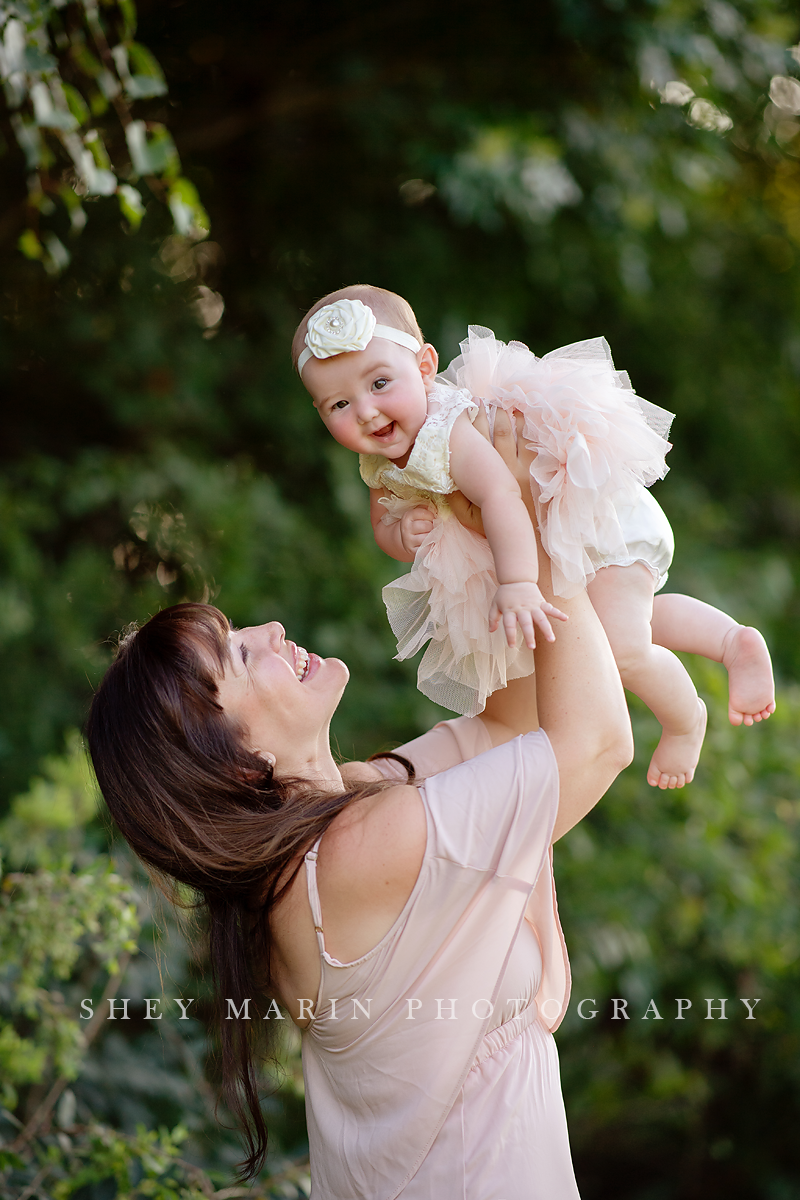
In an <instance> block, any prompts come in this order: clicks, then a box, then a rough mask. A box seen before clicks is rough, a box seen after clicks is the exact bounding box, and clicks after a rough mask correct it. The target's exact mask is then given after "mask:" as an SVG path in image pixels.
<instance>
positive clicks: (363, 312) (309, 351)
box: [297, 300, 422, 374]
mask: <svg viewBox="0 0 800 1200" xmlns="http://www.w3.org/2000/svg"><path fill="white" fill-rule="evenodd" d="M374 337H379V338H386V340H387V341H389V342H395V343H396V344H397V345H398V346H405V348H406V349H407V350H413V351H414V353H415V354H416V352H417V351H418V350H421V349H422V347H421V345H420V343H419V342H418V341H417V339H416V338H415V337H412V335H411V334H410V333H404V332H403V330H402V329H394V328H393V327H392V326H391V325H379V324H378V322H377V320H376V317H375V313H374V312H373V311H372V309H371V308H368V307H367V305H366V304H362V303H361V301H360V300H335V301H334V303H333V304H326V305H325V307H324V308H320V309H319V310H318V311H317V312H315V313H314V315H313V317H309V320H308V328H307V330H306V337H305V342H306V348H305V350H304V351H303V352H302V354H301V355H300V357H299V358H298V360H297V371H298V374H302V371H303V367H304V366H305V365H306V363H307V362H308V360H309V359H310V358H312V357H313V358H333V356H334V355H335V354H346V353H347V352H348V351H350V350H366V348H367V346H368V345H369V343H370V342H371V341H372V339H373V338H374Z"/></svg>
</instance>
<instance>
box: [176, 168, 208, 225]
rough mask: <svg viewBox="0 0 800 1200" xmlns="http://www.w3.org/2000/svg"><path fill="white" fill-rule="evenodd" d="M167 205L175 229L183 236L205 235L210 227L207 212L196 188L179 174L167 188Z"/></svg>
mask: <svg viewBox="0 0 800 1200" xmlns="http://www.w3.org/2000/svg"><path fill="white" fill-rule="evenodd" d="M169 207H170V212H171V213H172V219H173V221H174V222H175V229H176V230H177V232H178V233H180V234H182V235H183V236H184V237H206V236H207V234H208V231H209V229H210V227H211V223H210V221H209V219H208V213H207V212H206V210H205V209H204V208H203V206H202V204H201V203H200V197H199V195H198V194H197V188H196V187H195V186H194V184H193V183H192V182H191V181H190V180H188V179H186V177H185V176H181V177H180V178H179V179H176V180H175V182H174V183H173V184H172V186H171V187H170V189H169Z"/></svg>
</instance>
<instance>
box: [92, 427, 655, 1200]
mask: <svg viewBox="0 0 800 1200" xmlns="http://www.w3.org/2000/svg"><path fill="white" fill-rule="evenodd" d="M498 424H499V425H500V428H499V429H498V430H497V431H496V444H497V446H498V449H499V450H500V451H501V453H502V454H503V457H504V458H505V459H506V461H507V463H508V464H509V466H510V467H511V469H512V470H513V471H514V472H515V473H516V474H517V475H518V478H519V477H524V478H526V479H527V477H528V476H527V472H528V465H529V463H528V461H527V459H526V451H525V450H524V447H522V446H521V447H520V450H519V458H518V457H517V451H516V450H515V449H514V439H513V437H512V431H511V428H510V426H509V425H508V424H507V423H506V424H505V425H503V424H502V423H501V422H498ZM523 494H526V495H527V494H529V489H528V488H527V486H526V487H525V488H524V489H523ZM531 508H532V503H531ZM541 578H542V587H543V589H545V588H547V587H548V586H549V572H548V570H547V566H546V563H543V570H542V572H541ZM546 594H547V595H548V597H549V596H550V592H549V591H548V592H547V593H546ZM565 604H566V605H568V612H569V617H570V620H569V623H568V625H566V626H564V627H563V628H562V629H560V630H559V635H558V640H557V641H556V642H555V643H552V644H551V643H545V644H544V645H543V646H541V647H540V648H539V649H538V650H537V671H536V675H535V676H532V677H530V678H527V679H522V680H516V681H514V683H513V684H511V685H510V686H509V687H508V688H507V689H506V690H505V691H503V692H498V693H495V694H494V695H493V696H492V697H491V698H490V701H489V703H487V706H486V710H485V712H484V713H483V714H482V716H480V717H474V718H465V717H461V718H458V719H456V720H454V721H448V722H444V723H442V724H441V725H439V726H437V727H436V728H435V729H434V730H432V731H431V732H430V733H428V734H425V735H423V736H422V737H421V738H417V739H416V740H415V741H414V742H411V743H409V744H408V745H407V746H404V747H401V748H400V749H399V752H398V755H397V756H395V757H394V758H392V757H389V758H386V757H383V758H382V759H379V760H377V761H375V762H372V763H349V764H345V765H343V766H341V767H340V766H338V765H337V763H336V762H335V760H334V758H333V756H332V754H331V751H330V744H329V739H328V730H329V724H330V720H331V717H332V715H333V713H334V711H335V709H336V705H337V704H338V701H339V698H340V696H341V694H342V691H343V689H344V686H345V684H346V681H347V669H346V667H345V666H344V664H343V663H341V662H339V661H338V660H336V659H327V660H322V659H320V658H318V657H317V656H316V655H314V654H311V655H306V652H305V651H303V650H302V649H301V648H299V647H296V646H295V645H294V644H293V643H292V642H287V641H286V638H285V634H284V631H283V629H282V627H281V626H280V625H278V624H277V622H272V623H270V624H268V625H264V626H261V627H259V628H256V629H245V630H241V631H235V632H232V631H229V629H228V627H227V623H225V621H224V618H223V617H222V615H221V614H219V613H218V612H217V611H216V610H215V609H211V608H209V607H207V606H203V605H178V606H176V607H175V608H173V609H168V610H166V611H165V612H162V613H159V614H158V616H156V617H154V618H153V619H152V620H151V621H150V622H148V624H147V625H145V626H144V627H143V629H141V630H140V631H139V632H138V633H137V634H135V635H133V636H132V637H131V638H130V639H128V640H127V641H126V642H125V643H124V644H123V646H122V648H121V651H120V655H119V657H118V659H117V661H116V662H115V664H114V665H113V666H112V667H111V669H110V671H109V672H108V674H107V676H106V678H105V680H104V682H103V685H102V686H101V688H100V690H99V691H98V694H97V696H96V698H95V701H94V704H93V707H92V714H91V718H90V723H89V742H90V748H91V753H92V758H93V760H94V764H95V768H96V771H97V776H98V780H99V782H100V786H101V789H102V791H103V794H104V796H105V798H106V800H107V802H108V804H109V808H110V809H111V812H112V814H113V815H114V817H115V819H116V821H117V824H118V825H119V827H120V829H121V831H122V832H123V834H124V835H125V837H126V838H127V839H128V841H129V842H130V844H131V845H132V847H133V848H134V850H135V851H136V852H137V854H139V856H140V857H141V858H142V859H143V861H144V862H145V863H147V864H148V865H149V866H150V867H151V868H155V870H156V871H157V872H159V873H161V874H162V875H167V876H169V877H171V878H173V879H176V880H179V881H180V882H182V883H184V884H186V885H188V886H189V887H191V888H193V889H195V891H196V892H197V893H198V894H199V896H200V897H201V900H202V903H203V905H204V906H205V908H206V909H207V912H208V918H209V926H210V953H211V962H212V967H213V971H214V976H215V988H216V993H217V996H218V997H219V999H220V1003H221V1009H223V1010H224V1008H225V1005H224V1001H227V1000H232V1001H233V1002H234V1003H235V1005H236V1008H237V1010H238V1011H241V1004H242V1001H243V1000H244V999H245V998H248V997H250V998H251V1000H252V1001H253V1002H254V1003H255V1000H256V998H257V997H259V994H260V995H261V997H262V998H266V997H275V998H277V1000H278V1001H279V1002H280V1003H281V1004H282V1005H283V1007H284V1008H285V1009H286V1010H288V1012H289V1013H290V1014H291V1017H292V1019H293V1020H294V1021H295V1022H296V1023H297V1024H298V1025H300V1026H301V1028H303V1029H304V1031H305V1032H304V1038H303V1043H304V1045H303V1065H304V1074H305V1079H306V1108H307V1115H308V1126H309V1140H310V1147H311V1168H312V1194H313V1195H314V1196H315V1197H317V1198H318V1200H323V1198H325V1200H355V1198H356V1197H359V1198H360V1197H363V1198H364V1200H394V1198H395V1197H399V1196H402V1197H403V1200H420V1198H422V1197H436V1200H450V1198H451V1197H452V1200H456V1197H458V1198H459V1200H573V1198H575V1197H577V1195H578V1192H577V1188H576V1185H575V1179H574V1174H573V1172H572V1166H571V1161H570V1156H569V1146H568V1142H567V1134H566V1122H565V1118H564V1111H563V1103H562V1100H561V1092H560V1084H559V1079H558V1063H557V1057H556V1053H555V1044H554V1042H553V1039H552V1034H551V1032H550V1031H551V1030H552V1029H553V1028H555V1026H556V1025H557V1024H558V1022H559V1020H560V1018H561V1016H562V1015H563V1012H564V1009H565V1007H566V1001H567V996H568V964H567V960H566V952H565V950H564V948H563V940H562V939H561V931H560V926H559V924H558V916H557V910H556V907H555V894H554V889H553V882H552V873H551V856H550V852H549V847H550V844H551V842H552V841H555V840H557V839H558V838H559V837H561V836H562V834H564V833H566V831H567V830H568V829H570V828H571V827H572V826H573V825H574V824H575V823H576V822H577V821H579V820H580V819H581V818H582V817H583V816H584V815H585V814H586V812H588V811H589V809H590V808H591V807H592V806H593V805H594V804H595V803H596V802H597V800H598V799H599V798H600V797H601V796H602V794H603V793H604V792H605V790H606V789H607V787H608V786H609V784H610V783H611V782H612V780H613V779H614V778H615V776H616V775H617V773H618V772H619V771H620V770H621V769H622V768H623V767H624V766H626V765H627V763H628V762H629V761H630V757H631V735H630V725H629V722H628V717H627V709H626V707H625V701H624V697H623V693H622V688H621V685H620V681H619V676H618V674H617V671H616V668H615V666H614V661H613V658H612V656H611V652H610V650H609V647H608V643H607V641H606V639H605V637H604V635H603V633H602V629H601V627H600V625H599V623H598V621H597V618H596V617H595V615H594V613H593V611H592V609H591V606H590V604H589V602H588V600H587V598H586V596H585V595H580V596H577V597H575V598H574V599H573V600H571V601H568V602H565ZM534 681H536V682H534ZM537 693H538V707H539V711H540V712H541V718H542V730H539V724H538V717H537ZM544 730H546V734H545V732H543V731H544ZM537 731H538V732H537ZM520 735H522V736H520ZM483 751H487V753H482V752H483ZM404 763H408V764H409V765H410V767H411V771H409V772H408V775H407V774H406V770H405V769H402V768H401V764H404ZM414 772H416V777H417V778H419V779H421V780H422V782H421V783H420V785H419V786H418V787H417V786H414V783H413V773H414ZM229 1014H230V1008H228V1010H227V1012H225V1011H221V1012H220V1017H221V1018H225V1017H226V1016H228V1015H229ZM265 1014H267V1015H268V1016H269V1017H270V1019H269V1020H265V1019H264V1016H265ZM276 1016H277V1008H276V1006H275V1005H271V1006H269V1005H268V1003H267V1001H266V999H264V1000H263V1003H262V1004H261V1005H260V1006H259V1011H258V1013H257V1014H255V1020H252V1019H251V1020H250V1021H245V1020H230V1019H221V1020H220V1033H221V1038H222V1045H223V1075H224V1079H225V1088H226V1099H227V1101H228V1103H229V1105H230V1106H231V1107H232V1108H233V1109H234V1110H235V1111H236V1112H237V1113H238V1115H239V1117H240V1119H241V1120H242V1123H243V1126H244V1128H245V1131H246V1136H247V1138H248V1148H249V1150H250V1154H249V1156H248V1158H247V1160H246V1167H247V1169H248V1170H249V1171H250V1172H255V1171H257V1170H258V1168H259V1166H260V1165H261V1163H262V1162H263V1157H264V1153H265V1150H266V1128H265V1125H264V1121H263V1117H262V1115H261V1112H260V1110H259V1107H258V1093H257V1087H256V1078H255V1073H254V1066H253V1063H254V1053H255V1048H256V1045H257V1043H258V1040H259V1037H261V1036H263V1034H264V1031H267V1032H268V1031H269V1030H270V1029H271V1028H272V1027H273V1021H274V1019H275V1018H276Z"/></svg>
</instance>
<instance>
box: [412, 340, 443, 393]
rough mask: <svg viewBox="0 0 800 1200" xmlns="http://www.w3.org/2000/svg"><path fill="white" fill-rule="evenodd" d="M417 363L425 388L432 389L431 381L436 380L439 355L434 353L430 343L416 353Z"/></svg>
mask: <svg viewBox="0 0 800 1200" xmlns="http://www.w3.org/2000/svg"><path fill="white" fill-rule="evenodd" d="M417 363H418V365H419V373H420V375H421V376H422V380H423V383H424V384H425V387H426V388H430V387H432V386H433V381H434V380H435V378H436V372H437V371H438V370H439V355H438V354H437V353H436V348H435V347H434V346H432V345H431V344H430V342H426V343H425V345H424V346H423V347H422V349H421V350H420V351H418V353H417Z"/></svg>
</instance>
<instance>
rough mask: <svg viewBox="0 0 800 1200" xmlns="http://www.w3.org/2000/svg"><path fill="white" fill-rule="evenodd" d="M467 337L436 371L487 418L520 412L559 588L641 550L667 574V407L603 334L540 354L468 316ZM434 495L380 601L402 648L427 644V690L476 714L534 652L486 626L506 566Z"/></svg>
mask: <svg viewBox="0 0 800 1200" xmlns="http://www.w3.org/2000/svg"><path fill="white" fill-rule="evenodd" d="M461 349H462V354H461V355H460V356H459V358H457V359H455V360H454V361H453V362H452V363H451V364H450V367H449V368H448V370H447V371H446V372H445V373H444V375H441V376H439V382H441V383H444V384H449V385H451V386H455V387H458V388H464V389H466V390H468V391H469V392H470V394H471V395H472V396H474V397H475V398H476V399H482V400H483V401H484V403H485V404H486V407H487V410H488V412H489V416H490V421H492V420H493V418H494V415H495V414H496V412H497V410H498V409H500V408H502V409H505V410H506V411H508V412H511V411H514V410H516V411H519V412H521V413H522V414H523V428H522V436H523V438H524V440H525V442H526V444H527V445H528V447H529V448H530V449H532V450H533V451H534V452H535V455H534V459H533V463H532V465H531V478H532V491H533V495H534V499H535V502H536V509H537V518H538V521H539V528H540V531H541V536H542V543H543V545H544V548H545V550H546V551H547V554H548V555H549V557H550V561H551V564H552V575H553V590H554V592H555V593H556V595H557V596H564V597H568V596H574V595H575V594H576V593H577V592H579V591H580V590H581V589H583V588H584V587H585V586H586V584H587V583H588V582H589V581H590V580H591V579H592V578H593V577H594V575H595V574H596V573H597V571H598V570H600V569H601V568H602V567H604V566H609V565H612V564H620V565H628V564H630V563H632V562H634V561H644V562H646V564H647V565H648V566H649V567H650V569H651V570H652V572H653V575H654V578H655V579H656V582H657V585H658V586H661V584H663V582H664V579H665V578H666V570H667V568H668V566H669V562H670V560H671V556H672V542H671V530H670V529H669V523H668V522H667V520H666V517H664V514H663V513H662V512H661V510H660V509H659V508H658V505H657V504H656V503H655V501H654V500H652V497H650V496H649V493H646V492H645V491H644V488H645V487H646V486H647V485H649V484H650V483H653V482H654V481H655V480H656V479H660V478H662V477H663V476H664V475H665V474H666V473H667V470H668V468H667V466H666V463H665V462H664V456H665V454H666V453H667V451H668V450H669V449H670V445H669V442H667V441H666V435H667V433H668V432H669V427H670V424H671V421H672V414H671V413H668V412H666V411H665V410H664V409H661V408H657V407H656V406H655V405H652V404H649V403H648V401H646V400H642V399H641V397H638V396H636V395H635V393H634V392H633V391H632V390H631V386H630V382H629V380H628V377H627V375H626V374H625V373H624V372H621V371H617V370H616V369H615V367H614V363H613V361H612V358H611V351H610V349H609V347H608V343H607V342H606V341H605V339H604V338H595V339H593V340H591V341H586V342H578V343H576V344H575V345H572V346H565V347H563V348H562V349H560V350H554V351H552V352H551V353H550V354H547V355H545V357H544V358H541V359H537V358H536V356H535V355H534V354H532V353H531V351H530V350H529V349H528V348H527V346H523V345H522V344H521V343H519V342H511V343H510V344H509V345H505V344H504V343H503V342H500V341H498V340H497V339H496V338H495V337H494V335H493V334H492V332H491V330H488V329H483V328H481V327H479V326H471V327H470V330H469V338H468V339H467V341H465V342H462V343H461ZM421 499H422V497H420V496H417V497H416V498H415V499H413V500H412V499H400V498H398V497H389V498H387V499H385V500H384V501H383V503H384V505H385V506H386V508H387V515H386V517H385V518H384V519H385V520H387V521H391V520H397V519H399V517H400V516H401V515H402V512H403V511H404V510H405V508H406V507H411V506H413V505H415V504H418V503H420V500H421ZM428 499H429V501H430V502H431V503H433V504H435V506H436V508H437V510H438V513H439V516H438V517H437V520H436V521H435V523H434V527H433V530H432V531H431V533H430V534H429V536H428V537H427V538H426V540H425V542H424V543H423V544H422V546H420V549H419V550H418V551H417V555H416V557H415V560H414V563H413V565H412V567H411V570H410V571H409V572H408V574H407V575H403V576H401V577H400V578H399V579H396V580H394V582H393V583H390V584H388V585H387V586H386V587H385V588H384V589H383V599H384V602H385V604H386V609H387V613H388V617H389V622H390V624H391V626H392V630H393V631H394V634H395V636H396V638H397V658H399V659H406V658H409V657H411V656H412V655H413V654H415V653H416V652H417V651H418V650H419V649H421V647H422V646H424V645H425V643H426V642H429V645H428V648H427V650H426V651H425V654H424V655H423V658H422V661H421V663H420V667H419V672H418V678H417V682H418V687H419V690H420V691H421V692H422V693H423V694H424V695H426V696H428V697H429V698H430V699H431V700H434V701H435V702H436V703H437V704H441V705H442V706H443V707H444V708H448V709H450V710H451V711H453V712H457V713H462V714H463V715H466V716H474V715H475V714H477V713H479V712H482V711H483V708H484V706H485V703H486V698H487V696H490V695H491V694H492V692H494V691H496V690H497V689H498V688H502V687H505V685H506V683H507V682H508V680H510V679H517V678H521V677H523V676H526V675H530V674H531V673H532V671H533V654H532V652H531V651H530V650H529V649H528V648H527V647H525V646H524V645H521V646H517V647H514V648H510V647H509V646H508V645H507V644H506V640H505V636H504V634H503V630H502V625H501V627H500V628H499V629H498V630H497V631H496V632H495V633H489V609H490V607H491V602H492V599H493V597H494V593H495V590H496V588H497V578H496V576H495V572H494V561H493V558H492V553H491V550H490V549H489V544H488V542H487V541H486V539H485V538H484V537H482V536H480V535H479V534H475V533H473V532H472V531H471V530H468V529H465V528H464V527H463V526H462V525H461V524H460V523H459V521H458V520H457V519H456V518H455V517H454V516H453V515H452V513H451V512H450V509H449V508H448V506H447V502H446V500H445V499H444V498H443V497H441V496H429V497H428ZM656 511H657V513H658V514H660V517H659V518H658V519H656V516H655V514H656ZM632 529H633V530H635V533H636V537H635V538H634V539H633V542H635V545H634V544H633V542H632V540H631V537H632V535H631V530H632ZM556 636H558V632H557V631H556ZM518 640H519V641H521V639H519V638H518Z"/></svg>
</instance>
